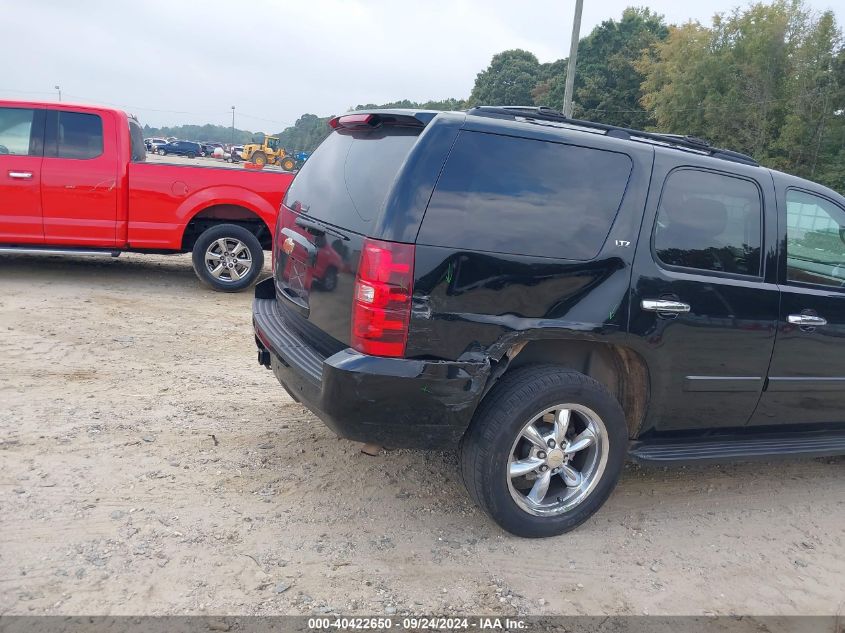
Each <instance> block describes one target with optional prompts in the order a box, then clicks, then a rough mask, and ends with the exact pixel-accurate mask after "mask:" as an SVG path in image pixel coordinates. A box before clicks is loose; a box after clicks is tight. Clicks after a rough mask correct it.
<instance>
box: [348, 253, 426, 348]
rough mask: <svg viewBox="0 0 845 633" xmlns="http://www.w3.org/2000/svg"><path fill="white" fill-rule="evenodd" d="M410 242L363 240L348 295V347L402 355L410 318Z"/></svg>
mask: <svg viewBox="0 0 845 633" xmlns="http://www.w3.org/2000/svg"><path fill="white" fill-rule="evenodd" d="M413 283H414V245H413V244H400V243H398V242H382V241H380V240H373V239H366V240H364V248H363V249H362V251H361V261H360V263H359V265H358V275H357V277H356V279H355V294H354V296H353V299H352V347H353V348H354V349H356V350H358V351H359V352H362V353H364V354H372V355H373V356H404V355H405V344H406V343H407V342H408V325H409V322H410V319H411V294H412V292H413Z"/></svg>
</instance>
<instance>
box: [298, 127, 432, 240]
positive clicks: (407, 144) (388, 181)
mask: <svg viewBox="0 0 845 633" xmlns="http://www.w3.org/2000/svg"><path fill="white" fill-rule="evenodd" d="M419 134H420V130H419V129H416V128H410V129H409V128H394V129H390V130H387V131H386V130H378V131H375V132H355V133H351V132H347V131H343V132H333V133H332V134H330V135H329V136H328V138H326V140H325V141H323V143H322V144H321V145H320V146H319V147H318V148H317V150H316V151H315V152H314V155H313V156H311V158H309V159H308V162H306V163H305V165H304V166H303V168H302V170H301V171H300V172H299V174H298V175H297V176H296V178H295V179H294V181H293V183H292V184H291V186H290V189H288V193H287V196H286V197H285V205H286V206H287V207H289V208H291V209H296V210H300V211H301V212H302V213H307V214H308V215H311V216H313V217H315V218H318V219H320V220H323V221H325V222H328V223H329V224H334V225H335V226H339V227H342V228H345V229H348V230H350V231H354V232H356V233H361V234H364V233H366V232H367V229H368V228H369V225H370V223H371V222H372V221H373V220H374V219H375V218H376V216H377V215H378V213H379V211H380V209H381V206H382V204H383V203H384V199H385V197H386V196H387V193H388V191H389V190H390V186H391V185H392V184H393V181H394V179H395V178H396V174H397V173H398V172H399V168H400V167H401V166H402V163H403V162H404V160H405V158H406V157H407V156H408V153H409V152H410V151H411V147H413V145H414V143H415V142H416V140H417V137H418V136H419Z"/></svg>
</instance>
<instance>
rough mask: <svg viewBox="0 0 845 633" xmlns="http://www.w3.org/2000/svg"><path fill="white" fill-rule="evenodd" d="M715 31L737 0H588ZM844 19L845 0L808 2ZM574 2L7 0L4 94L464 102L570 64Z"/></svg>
mask: <svg viewBox="0 0 845 633" xmlns="http://www.w3.org/2000/svg"><path fill="white" fill-rule="evenodd" d="M630 4H642V5H646V6H649V7H650V8H652V9H653V10H655V11H657V12H659V13H662V14H663V15H665V16H666V19H667V20H668V21H669V22H675V23H679V22H683V21H686V20H688V19H698V20H700V21H702V22H705V23H709V21H710V18H711V16H712V15H713V14H714V13H716V12H722V11H728V10H730V9H731V8H733V7H735V6H737V5H740V6H741V5H743V4H745V3H743V2H738V1H737V0H695V1H694V2H693V1H691V0H640V2H637V0H585V2H584V5H585V6H584V15H583V22H582V27H581V34H582V36H583V35H586V34H587V33H589V32H590V30H592V28H593V27H594V26H596V25H597V24H599V23H600V22H601V21H602V20H605V19H608V18H618V17H619V16H620V15H621V13H622V10H623V8H624V7H625V6H628V5H630ZM811 4H812V6H813V7H814V8H815V9H817V10H823V9H828V8H830V9H833V10H834V11H836V13H837V20H838V21H839V23H840V25H841V24H842V23H843V22H845V0H811ZM573 8H574V0H557V1H551V0H522V1H520V0H421V1H420V0H418V1H417V2H411V3H409V2H390V1H387V0H132V1H124V0H0V15H2V16H3V17H2V20H0V59H2V60H3V62H2V70H0V98H14V97H23V98H28V99H39V100H42V99H55V98H56V91H55V90H53V86H54V85H56V84H58V85H60V86H61V89H62V95H63V99H64V100H66V101H70V100H73V101H77V102H96V103H106V104H113V105H118V106H120V107H123V108H125V109H126V110H129V111H131V112H133V113H135V114H137V115H138V116H139V117H140V118H141V121H142V122H145V123H149V124H150V125H171V124H179V123H206V122H212V123H220V124H225V125H229V124H231V114H232V113H231V109H230V108H231V106H233V105H234V106H236V113H235V116H236V119H235V124H236V126H237V127H239V128H242V129H250V130H253V131H265V132H277V131H280V130H281V129H282V128H284V127H285V126H287V125H291V124H292V123H293V122H294V121H295V120H296V118H297V117H298V116H299V115H300V114H302V113H304V112H312V113H314V114H318V115H321V116H326V115H329V114H337V113H340V112H343V111H345V110H346V109H347V108H348V107H350V106H353V105H356V104H358V103H384V102H388V101H393V100H397V99H403V98H407V99H412V100H416V101H425V100H428V99H441V98H446V97H466V96H468V95H469V92H470V90H471V89H472V85H473V81H474V80H475V75H476V74H477V73H478V72H479V71H480V70H482V69H484V68H485V67H486V66H487V64H488V63H489V62H490V58H491V57H492V56H493V55H494V54H495V53H497V52H499V51H502V50H505V49H508V48H524V49H527V50H530V51H532V52H533V53H535V54H536V55H537V57H538V58H539V59H540V61H541V62H548V61H553V60H555V59H559V58H562V57H566V56H567V55H568V53H569V37H570V30H571V25H572V13H573Z"/></svg>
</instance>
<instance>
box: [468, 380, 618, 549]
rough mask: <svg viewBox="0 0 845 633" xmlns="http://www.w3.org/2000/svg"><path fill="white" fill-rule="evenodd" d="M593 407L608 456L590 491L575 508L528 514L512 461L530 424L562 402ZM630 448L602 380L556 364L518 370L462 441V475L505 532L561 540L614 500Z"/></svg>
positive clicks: (485, 403)
mask: <svg viewBox="0 0 845 633" xmlns="http://www.w3.org/2000/svg"><path fill="white" fill-rule="evenodd" d="M563 403H571V404H577V405H581V406H584V407H588V408H589V409H590V410H592V411H593V412H595V413H596V414H597V415H598V416H599V417H600V418H601V421H602V422H603V424H604V428H605V430H606V434H607V444H608V454H607V461H606V465H605V467H604V470H603V472H602V473H601V474H600V475H599V476H598V479H597V482H596V483H595V485H594V487H593V489H592V491H591V492H589V493H588V494H587V496H586V497H585V498H584V499H583V500H582V501H581V502H580V503H579V504H578V505H576V506H575V507H573V508H571V509H569V510H567V511H565V512H563V513H561V514H558V515H552V516H536V515H534V514H530V513H529V512H527V511H526V510H523V509H522V508H521V507H520V506H519V505H518V504H517V503H516V501H515V500H514V498H513V496H512V495H511V492H510V489H509V479H508V474H507V472H508V470H507V469H508V460H509V457H510V452H511V448H512V447H513V446H514V442H515V441H516V439H517V437H519V434H520V432H521V430H522V428H523V426H524V425H525V424H527V423H528V422H529V421H531V420H532V419H533V418H534V417H535V416H536V415H537V414H538V413H539V412H542V411H544V410H546V409H548V408H550V407H554V406H556V405H558V404H563ZM627 446H628V431H627V426H626V424H625V414H624V413H623V411H622V408H621V407H620V406H619V403H618V402H617V400H616V399H615V398H614V397H613V396H612V395H611V394H610V393H608V391H607V390H606V389H605V388H604V387H603V386H602V385H601V384H599V383H598V382H596V381H595V380H593V379H592V378H590V377H588V376H585V375H584V374H581V373H579V372H576V371H572V370H567V369H565V368H563V367H559V366H557V365H532V366H526V367H519V368H516V369H514V370H512V371H510V372H508V373H506V374H505V375H504V377H502V378H501V379H500V381H499V383H498V384H497V385H496V386H495V387H494V388H493V389H492V390H491V391H490V393H489V394H488V395H487V396H486V397H485V398H484V400H483V401H482V403H481V405H480V406H479V407H478V409H477V410H476V413H475V415H474V416H473V420H472V422H471V423H470V426H469V428H468V429H467V432H466V434H465V435H464V438H463V441H462V442H461V451H460V452H461V455H460V466H461V476H462V477H463V480H464V484H465V485H466V488H467V491H468V492H469V495H470V497H472V499H473V500H474V501H475V502H476V503H478V505H479V506H481V508H483V509H484V511H485V512H486V513H487V514H488V515H489V516H490V517H491V518H492V519H493V520H494V521H495V522H496V523H498V524H499V525H500V526H501V527H502V528H504V529H505V530H507V531H508V532H510V533H511V534H515V535H517V536H523V537H529V538H536V537H546V536H556V535H558V534H563V533H565V532H568V531H570V530H573V529H574V528H576V527H578V526H579V525H580V524H581V523H583V522H584V521H586V520H587V519H588V518H590V516H592V514H593V513H594V512H596V510H598V509H599V508H600V507H601V506H602V504H603V503H604V502H605V501H606V500H607V498H608V497H609V496H610V493H611V492H612V491H613V488H614V487H615V486H616V482H617V481H618V480H619V475H620V474H621V472H622V467H623V465H624V462H625V455H626V453H627Z"/></svg>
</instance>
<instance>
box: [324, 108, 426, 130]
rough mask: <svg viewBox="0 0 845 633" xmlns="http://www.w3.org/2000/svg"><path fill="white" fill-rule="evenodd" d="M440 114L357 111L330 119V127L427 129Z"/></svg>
mask: <svg viewBox="0 0 845 633" xmlns="http://www.w3.org/2000/svg"><path fill="white" fill-rule="evenodd" d="M438 114H440V111H439V110H356V111H354V112H347V113H346V114H341V115H340V116H335V117H332V118H331V119H329V127H330V128H332V129H333V130H336V129H340V128H347V129H367V128H371V129H372V128H378V127H381V126H382V125H395V126H399V127H425V126H426V125H428V124H429V123H430V122H431V120H432V119H433V118H434V117H436V116H437V115H438Z"/></svg>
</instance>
